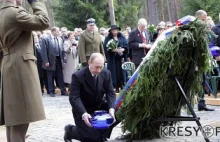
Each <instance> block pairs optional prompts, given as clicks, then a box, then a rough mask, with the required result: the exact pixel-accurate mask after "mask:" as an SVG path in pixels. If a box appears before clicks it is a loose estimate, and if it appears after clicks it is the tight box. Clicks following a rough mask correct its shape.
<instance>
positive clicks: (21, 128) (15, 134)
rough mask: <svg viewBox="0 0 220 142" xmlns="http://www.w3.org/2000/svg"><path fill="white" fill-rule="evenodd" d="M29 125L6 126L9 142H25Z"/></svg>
mask: <svg viewBox="0 0 220 142" xmlns="http://www.w3.org/2000/svg"><path fill="white" fill-rule="evenodd" d="M28 126H29V123H27V124H21V125H14V126H6V133H7V142H25V136H26V133H27V130H28Z"/></svg>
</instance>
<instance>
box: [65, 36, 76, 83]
mask: <svg viewBox="0 0 220 142" xmlns="http://www.w3.org/2000/svg"><path fill="white" fill-rule="evenodd" d="M67 36H68V39H67V40H66V41H65V42H64V46H63V48H64V54H65V55H64V63H65V64H64V67H63V77H64V83H66V84H68V85H70V84H71V77H72V74H73V73H75V72H76V71H77V67H78V63H79V59H78V58H79V56H78V50H77V41H76V40H75V34H74V32H70V33H68V35H67Z"/></svg>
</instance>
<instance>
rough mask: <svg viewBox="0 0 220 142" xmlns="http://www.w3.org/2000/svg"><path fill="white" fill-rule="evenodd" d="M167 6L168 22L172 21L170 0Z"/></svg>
mask: <svg viewBox="0 0 220 142" xmlns="http://www.w3.org/2000/svg"><path fill="white" fill-rule="evenodd" d="M166 4H167V12H168V21H171V16H170V3H169V0H166Z"/></svg>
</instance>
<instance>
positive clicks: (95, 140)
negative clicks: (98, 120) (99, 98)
mask: <svg viewBox="0 0 220 142" xmlns="http://www.w3.org/2000/svg"><path fill="white" fill-rule="evenodd" d="M102 106H106V104H104V105H102ZM97 110H107V109H106V108H100V109H97ZM73 116H74V120H75V124H76V126H73V125H68V128H67V135H68V138H69V139H76V140H79V141H82V142H102V141H103V138H110V136H111V132H112V130H113V128H114V127H115V126H116V125H118V124H119V123H120V121H119V120H117V119H116V122H115V123H114V124H113V125H111V126H110V127H109V128H108V129H102V130H98V129H94V128H91V127H89V126H87V125H86V124H85V122H84V121H83V120H82V116H80V115H78V114H76V113H73Z"/></svg>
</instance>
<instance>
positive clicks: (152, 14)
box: [147, 0, 159, 25]
mask: <svg viewBox="0 0 220 142" xmlns="http://www.w3.org/2000/svg"><path fill="white" fill-rule="evenodd" d="M147 4H148V22H149V23H150V24H154V25H157V24H158V21H159V20H158V11H157V3H156V0H147Z"/></svg>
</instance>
